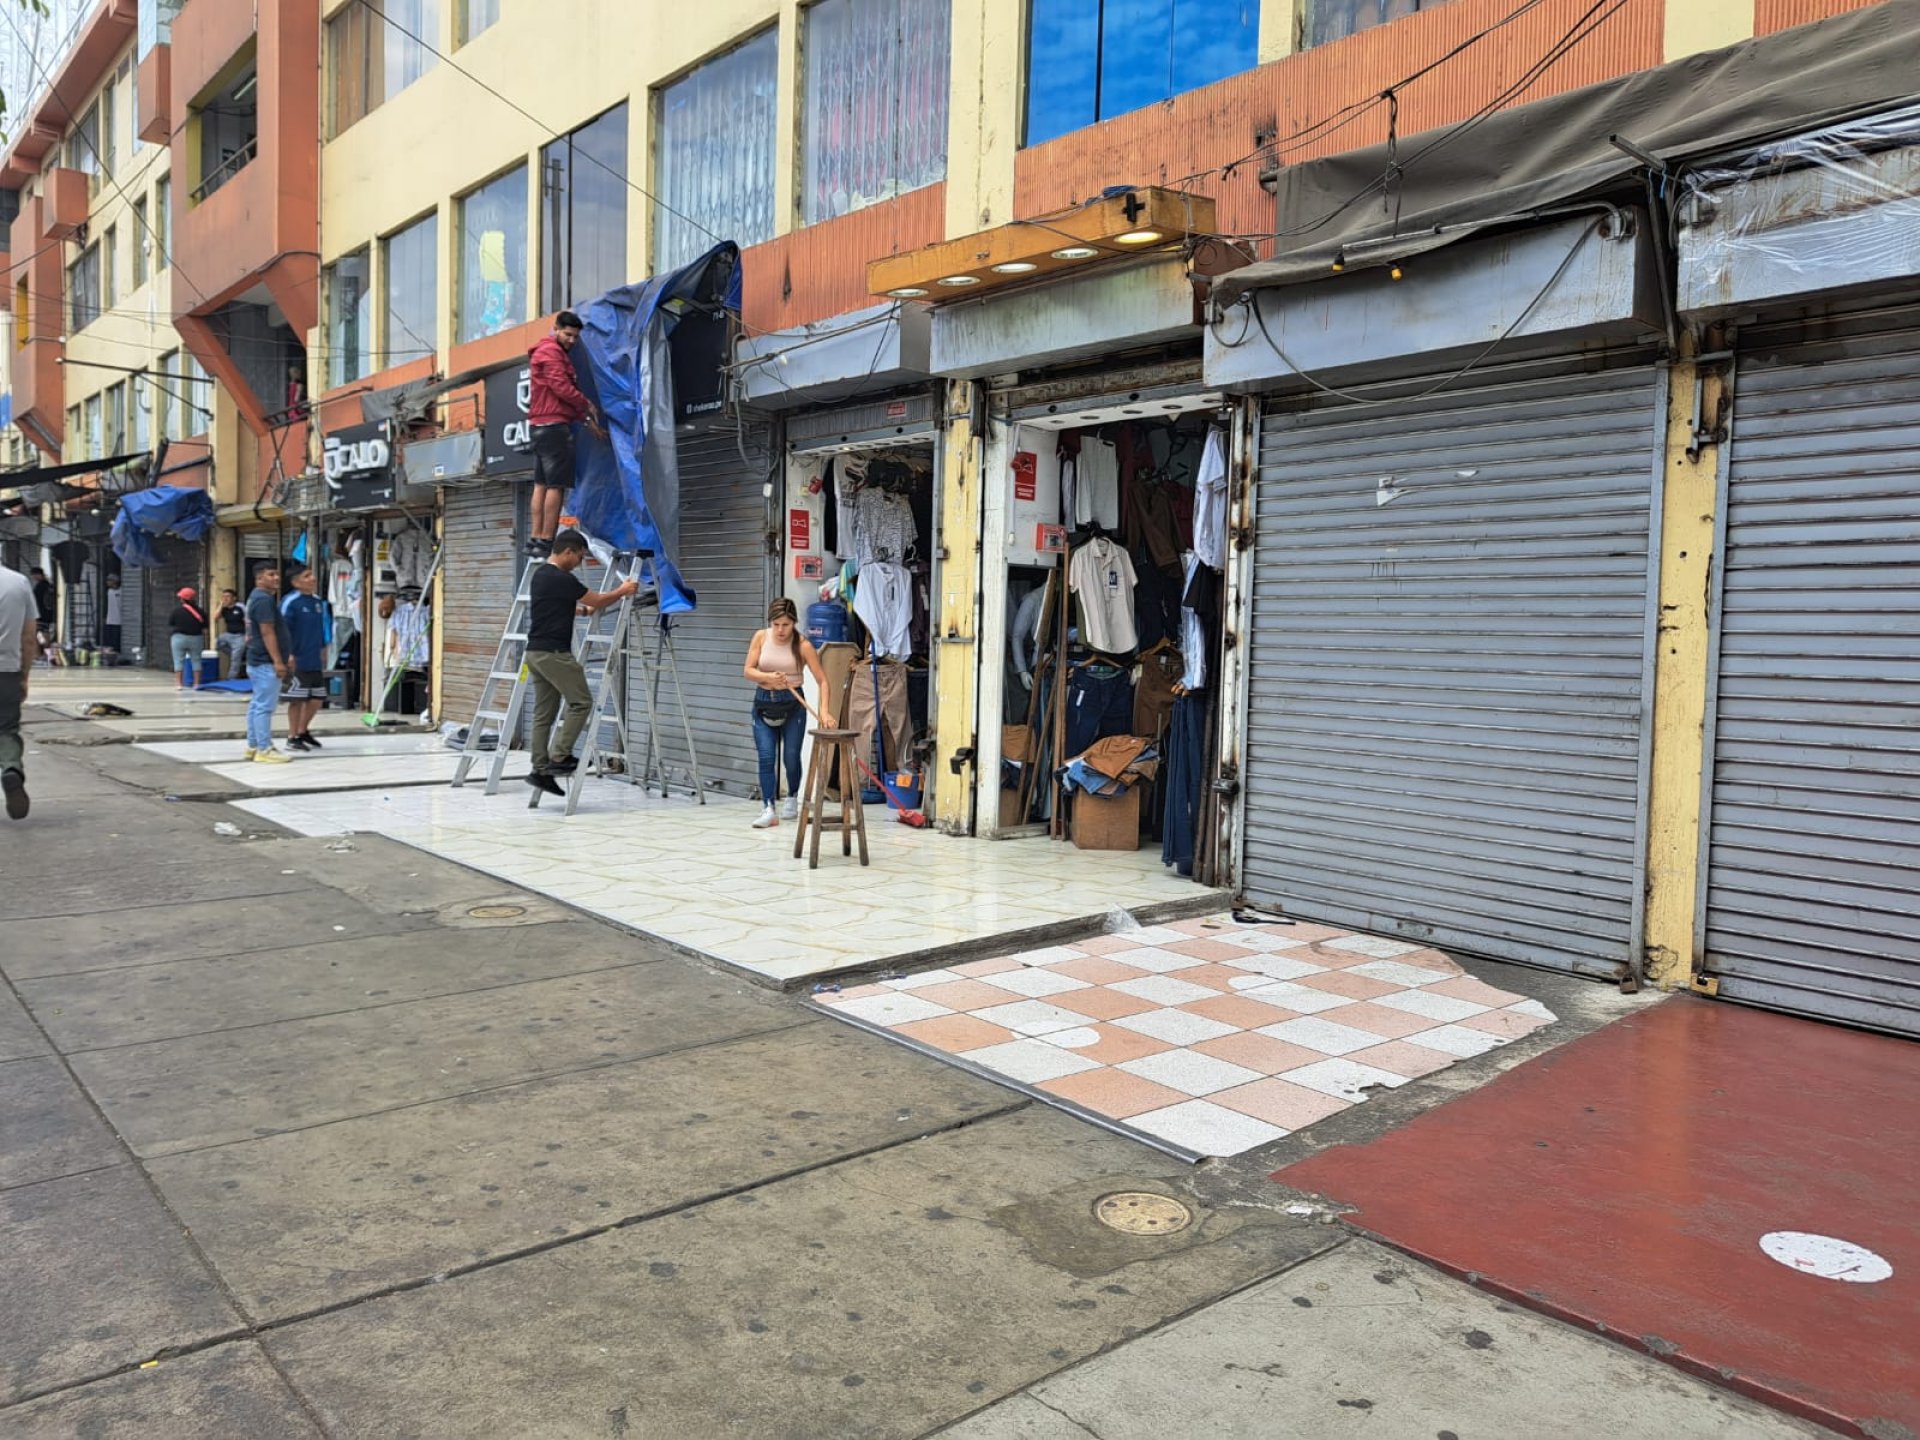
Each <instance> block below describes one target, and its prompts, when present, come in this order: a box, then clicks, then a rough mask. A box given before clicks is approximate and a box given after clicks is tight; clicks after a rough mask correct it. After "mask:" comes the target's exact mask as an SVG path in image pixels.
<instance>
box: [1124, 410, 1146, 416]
mask: <svg viewBox="0 0 1920 1440" xmlns="http://www.w3.org/2000/svg"><path fill="white" fill-rule="evenodd" d="M1120 413H1121V414H1122V415H1144V414H1146V413H1147V412H1146V411H1144V410H1122V411H1121V412H1120Z"/></svg>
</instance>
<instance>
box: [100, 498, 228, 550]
mask: <svg viewBox="0 0 1920 1440" xmlns="http://www.w3.org/2000/svg"><path fill="white" fill-rule="evenodd" d="M213 525H214V517H213V501H212V500H210V499H208V498H207V492H206V491H204V490H190V489H188V488H186V487H185V486H183V485H156V486H154V487H153V488H152V489H151V490H135V491H134V492H133V493H131V494H129V495H122V496H121V497H120V513H119V514H118V515H116V516H115V517H114V520H113V553H114V554H116V555H118V556H119V557H120V563H121V564H123V565H159V564H161V563H162V562H163V559H164V557H163V556H162V555H161V553H160V550H159V547H158V546H156V545H155V544H154V542H155V541H156V540H158V539H159V538H160V537H161V536H163V535H172V536H175V537H176V538H178V539H181V540H204V539H206V537H207V532H209V531H210V530H212V529H213Z"/></svg>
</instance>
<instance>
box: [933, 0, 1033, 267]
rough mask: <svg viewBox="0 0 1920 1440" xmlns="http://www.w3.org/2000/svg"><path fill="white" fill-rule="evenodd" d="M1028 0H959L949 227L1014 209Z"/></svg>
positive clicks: (950, 117) (990, 221) (966, 226)
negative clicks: (1024, 0) (1025, 2)
mask: <svg viewBox="0 0 1920 1440" xmlns="http://www.w3.org/2000/svg"><path fill="white" fill-rule="evenodd" d="M1024 35H1025V26H1024V20H1023V15H1022V6H1021V0H953V19H952V30H951V37H952V38H951V40H950V42H949V50H950V55H951V59H950V62H949V63H950V69H949V72H948V73H949V76H950V80H949V87H950V88H949V91H948V97H947V234H948V235H949V236H954V235H971V234H972V233H973V232H974V231H976V230H985V229H988V228H990V227H992V226H994V225H1001V224H1004V223H1006V222H1007V221H1008V220H1011V219H1013V218H1014V216H1013V161H1014V156H1015V155H1017V154H1018V153H1019V150H1020V126H1021V113H1020V95H1021V84H1020V77H1021V71H1022V69H1023V67H1024V64H1025V55H1026V46H1025V42H1024Z"/></svg>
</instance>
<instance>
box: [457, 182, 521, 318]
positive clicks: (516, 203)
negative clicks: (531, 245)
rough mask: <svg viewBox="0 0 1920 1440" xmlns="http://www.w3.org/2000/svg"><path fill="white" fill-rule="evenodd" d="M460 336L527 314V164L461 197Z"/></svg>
mask: <svg viewBox="0 0 1920 1440" xmlns="http://www.w3.org/2000/svg"><path fill="white" fill-rule="evenodd" d="M459 213H460V298H459V309H460V314H459V323H458V327H457V328H458V330H459V335H458V337H457V338H458V339H460V340H461V341H463V342H464V341H468V340H483V339H485V338H486V337H487V336H489V335H498V334H499V333H500V332H501V331H502V330H505V329H506V328H507V327H508V326H509V325H518V324H520V323H521V322H522V321H524V320H525V319H526V318H527V167H526V166H524V165H517V166H515V167H514V168H513V169H511V170H509V171H508V172H507V173H506V174H504V175H502V176H501V177H500V178H499V179H497V180H491V181H488V182H487V183H486V184H485V185H482V186H481V187H480V188H479V189H478V190H475V191H473V192H472V193H471V194H469V195H464V196H462V197H461V199H460V201H459Z"/></svg>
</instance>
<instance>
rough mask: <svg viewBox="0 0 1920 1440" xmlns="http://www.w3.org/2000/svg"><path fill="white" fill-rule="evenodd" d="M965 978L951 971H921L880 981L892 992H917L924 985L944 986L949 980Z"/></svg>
mask: <svg viewBox="0 0 1920 1440" xmlns="http://www.w3.org/2000/svg"><path fill="white" fill-rule="evenodd" d="M965 978H966V977H965V976H963V975H956V974H954V973H953V971H951V970H922V971H921V972H920V973H919V974H918V975H896V976H894V977H893V979H891V980H882V981H881V982H880V983H881V984H882V985H885V986H888V987H889V988H890V989H894V990H918V989H920V988H921V987H922V986H925V985H944V984H946V983H947V982H948V981H949V980H963V979H965Z"/></svg>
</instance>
